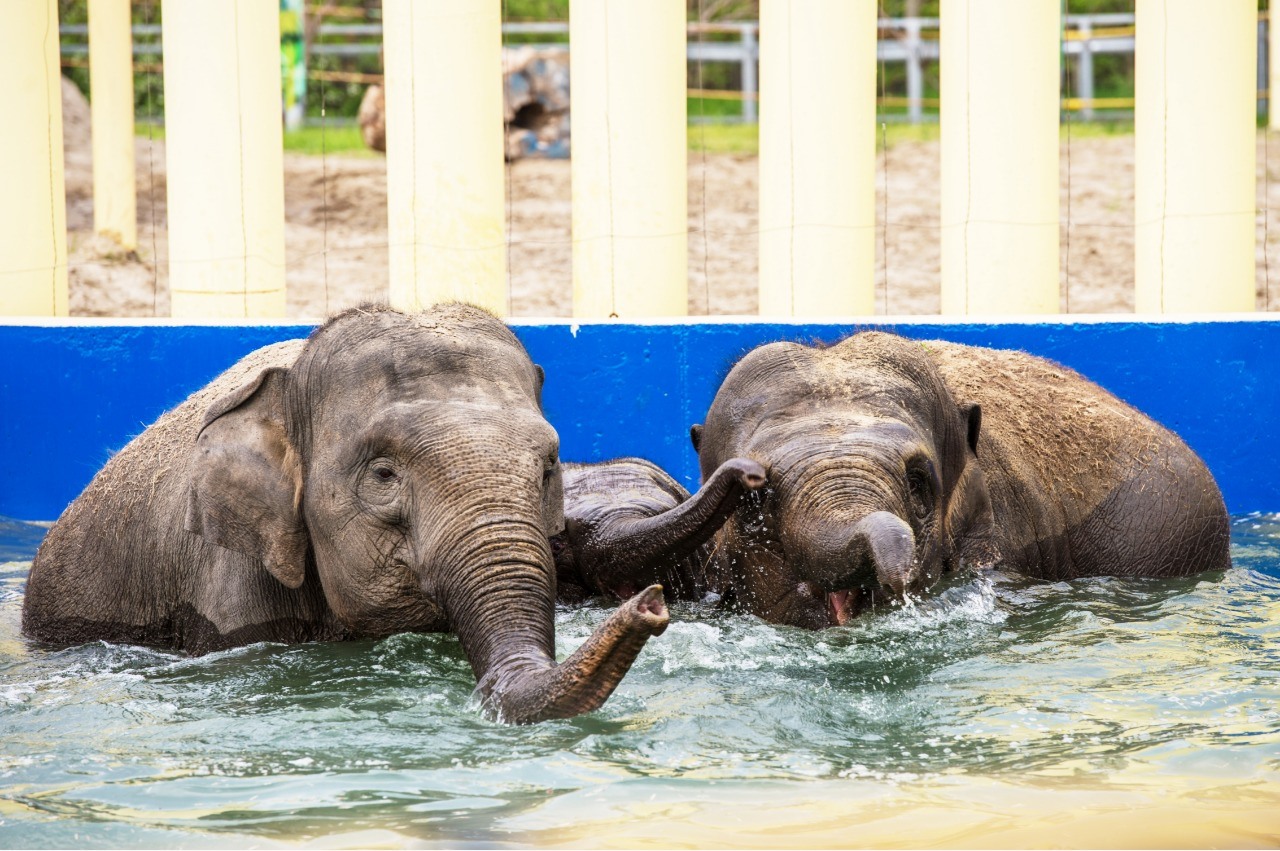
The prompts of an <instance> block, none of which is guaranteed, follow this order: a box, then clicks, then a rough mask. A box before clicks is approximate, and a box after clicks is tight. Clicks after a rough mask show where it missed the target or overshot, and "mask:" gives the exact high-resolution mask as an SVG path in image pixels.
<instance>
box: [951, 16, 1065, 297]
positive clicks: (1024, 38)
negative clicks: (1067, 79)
mask: <svg viewBox="0 0 1280 851" xmlns="http://www.w3.org/2000/svg"><path fill="white" fill-rule="evenodd" d="M1059 10H1060V3H1059V2H1058V0H947V2H945V3H943V4H942V22H941V32H942V44H941V68H942V86H941V88H942V92H941V94H942V104H943V105H942V117H941V124H942V127H941V135H942V146H941V147H942V154H941V156H942V191H941V194H942V312H943V313H952V314H955V313H1005V314H1008V313H1015V314H1016V313H1055V312H1057V310H1058V82H1059V76H1058V70H1059V69H1058V62H1059V58H1058V57H1059V44H1058V38H1059V28H1060V23H1061V21H1060V11H1059ZM1011 104H1017V105H1018V106H1017V108H1010V105H1011Z"/></svg>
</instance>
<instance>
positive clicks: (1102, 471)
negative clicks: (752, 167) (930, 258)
mask: <svg viewBox="0 0 1280 851" xmlns="http://www.w3.org/2000/svg"><path fill="white" fill-rule="evenodd" d="M692 437H693V442H694V446H695V448H696V449H698V451H699V456H700V462H701V465H702V470H703V474H704V475H707V474H709V473H710V472H711V471H713V470H715V469H716V468H717V467H718V466H719V465H720V464H721V463H723V461H724V459H727V458H731V457H738V456H741V457H746V458H751V459H754V460H756V461H758V462H759V463H760V464H762V465H763V466H764V467H765V469H766V470H767V475H768V480H769V482H768V485H767V486H766V487H765V488H764V489H762V490H760V491H757V492H755V494H753V495H751V496H750V497H748V498H747V499H746V500H744V505H743V506H742V507H741V508H740V509H739V511H738V512H737V514H736V516H735V517H734V518H733V519H732V520H731V521H729V522H728V523H726V524H725V526H724V528H723V529H722V530H721V532H720V535H719V541H718V544H719V557H720V558H721V559H722V560H724V561H725V563H726V565H727V568H726V569H728V570H729V571H730V572H731V574H732V582H733V591H734V594H735V597H736V599H737V601H738V604H739V605H741V606H743V607H744V608H746V609H747V610H748V611H751V612H754V613H755V614H757V615H759V616H761V617H763V618H765V619H767V620H770V621H774V622H779V623H787V624H794V625H798V626H805V627H809V628H821V627H825V626H830V625H834V624H843V623H845V622H847V621H848V619H849V618H850V617H852V616H853V615H855V614H857V613H858V612H859V611H860V610H862V609H865V608H866V607H867V606H868V605H870V604H872V603H873V602H874V601H875V600H876V599H877V598H900V597H902V595H904V594H906V593H911V592H916V591H919V590H921V589H923V588H926V587H928V586H929V585H930V584H932V583H933V582H934V581H935V580H936V579H937V578H938V577H939V575H940V574H941V573H943V572H945V571H948V570H953V569H956V568H957V567H959V566H961V565H966V564H967V565H971V566H974V567H977V568H982V567H987V566H991V565H994V564H996V563H1001V564H1002V565H1004V566H1006V567H1008V568H1010V569H1012V570H1014V571H1018V572H1020V573H1023V574H1026V575H1028V576H1032V577H1041V578H1045V579H1052V580H1060V579H1069V578H1073V577H1080V576H1095V575H1117V576H1184V575H1188V574H1193V573H1197V572H1200V571H1205V570H1222V569H1225V568H1227V567H1229V566H1230V556H1229V552H1228V547H1229V542H1230V541H1229V530H1228V518H1227V512H1226V508H1225V506H1224V504H1223V500H1222V495H1221V493H1220V492H1219V491H1218V487H1217V485H1216V484H1215V482H1214V480H1213V477H1212V476H1211V475H1210V473H1209V471H1208V470H1207V469H1206V467H1205V465H1204V463H1203V462H1202V461H1201V460H1200V458H1199V457H1197V456H1196V454H1195V453H1194V452H1192V451H1191V449H1190V448H1188V447H1187V445H1186V444H1185V443H1183V442H1182V440H1181V439H1179V438H1178V437H1177V435H1175V434H1173V433H1172V432H1170V431H1169V430H1167V429H1165V428H1163V427H1161V426H1160V425H1158V424H1157V423H1155V422H1153V421H1152V420H1151V419H1149V418H1148V417H1146V416H1145V415H1143V414H1142V413H1141V412H1139V411H1137V410H1136V409H1134V408H1132V407H1130V406H1129V405H1127V404H1125V403H1124V402H1122V401H1120V400H1119V399H1117V398H1116V397H1115V396H1113V395H1111V394H1110V393H1108V392H1107V391H1105V390H1103V389H1102V388H1100V387H1098V386H1097V385H1095V384H1093V383H1091V382H1090V381H1088V380H1087V379H1085V378H1083V377H1082V376H1080V375H1078V374H1077V373H1075V372H1072V371H1071V370H1070V369H1067V368H1066V367H1063V366H1060V365H1058V364H1055V363H1052V362H1050V361H1047V360H1044V359H1041V358H1038V357H1033V356H1031V355H1028V354H1024V353H1021V352H1014V351H999V350H993V349H985V348H977V347H971V346H962V345H957V344H954V343H946V342H939V341H929V342H919V341H914V340H908V339H904V338H902V337H898V336H895V335H892V334H886V333H877V332H865V333H860V334H856V335H854V336H852V337H849V338H847V339H845V340H844V341H842V342H841V343H840V344H838V345H836V346H832V347H829V348H823V347H812V348H811V347H806V346H802V345H797V344H793V343H773V344H770V345H766V346H763V347H760V348H758V349H755V350H754V351H752V352H750V353H749V354H747V355H746V356H745V357H744V358H743V359H742V360H741V361H739V362H738V364H737V365H736V366H735V367H734V368H733V370H732V371H731V372H730V373H729V375H728V377H727V378H726V379H725V381H724V383H723V384H722V386H721V387H720V390H719V392H718V393H717V395H716V397H715V400H714V402H713V403H712V405H711V409H710V411H709V412H708V414H707V420H706V425H705V427H702V426H694V427H693V429H692Z"/></svg>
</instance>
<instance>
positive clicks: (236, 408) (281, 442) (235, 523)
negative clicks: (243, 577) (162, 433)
mask: <svg viewBox="0 0 1280 851" xmlns="http://www.w3.org/2000/svg"><path fill="white" fill-rule="evenodd" d="M287 372H288V371H287V370H285V369H281V368H278V367H277V368H271V369H266V370H263V371H262V372H261V373H259V374H258V375H257V376H256V377H255V378H254V379H253V380H252V381H250V382H248V383H247V384H245V385H244V386H243V387H240V388H239V389H238V390H235V391H233V392H231V393H228V394H227V395H226V396H223V397H222V398H220V399H218V400H217V401H216V402H214V403H213V405H212V406H211V407H210V408H209V412H208V413H207V414H206V415H205V420H204V424H203V426H202V427H201V429H200V434H199V436H198V437H197V439H196V446H195V457H194V459H193V465H192V475H191V486H190V489H189V490H188V492H187V518H186V529H187V531H188V532H192V533H194V534H196V535H199V536H201V537H202V538H204V539H205V540H206V541H208V542H210V543H212V544H217V545H218V546H220V547H224V548H226V549H228V550H233V551H235V552H238V553H242V554H244V555H247V556H249V557H250V558H254V559H257V560H258V561H260V562H262V564H263V565H264V566H265V567H266V569H267V570H268V571H270V572H271V575H272V576H274V577H275V578H276V579H278V580H280V582H281V583H282V584H284V585H285V586H287V587H289V588H297V587H299V586H301V585H302V580H303V577H304V576H305V574H306V557H307V546H308V544H309V540H308V537H307V530H306V526H305V524H304V523H303V522H302V514H301V511H300V508H299V505H300V502H301V497H302V468H301V465H300V463H299V462H298V457H297V455H296V454H295V453H294V451H293V447H292V446H291V445H290V443H289V439H288V437H287V436H286V435H285V429H284V406H283V396H284V378H285V375H286V374H287Z"/></svg>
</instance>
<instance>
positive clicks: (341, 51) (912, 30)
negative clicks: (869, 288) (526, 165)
mask: <svg viewBox="0 0 1280 851" xmlns="http://www.w3.org/2000/svg"><path fill="white" fill-rule="evenodd" d="M938 27H939V19H938V18H881V19H880V21H879V28H880V38H879V40H878V42H877V46H876V59H877V61H879V62H883V63H902V64H903V65H904V66H905V68H906V88H907V92H906V96H905V97H882V98H881V99H880V103H881V105H882V106H892V107H905V108H906V119H907V120H908V121H910V122H913V123H918V122H921V121H924V120H926V116H927V113H926V109H929V108H936V107H937V106H938V102H937V99H936V98H928V97H926V96H925V73H924V71H925V65H926V64H927V63H931V62H937V61H938V59H939V46H938ZM160 30H161V28H160V26H159V25H156V24H139V25H135V26H134V28H133V33H134V45H133V52H134V55H135V56H139V57H154V56H156V55H158V54H160V53H161V51H162V43H161V38H160ZM60 32H61V34H62V36H63V39H62V53H63V55H64V56H68V57H83V56H85V55H87V54H88V52H89V46H88V43H87V40H86V39H87V36H88V27H87V26H85V25H83V24H79V25H67V26H63V27H60ZM317 32H318V38H317V39H316V41H315V42H314V43H312V44H311V45H310V47H309V51H310V53H311V54H313V55H316V56H335V57H360V56H371V55H372V56H376V55H377V54H378V52H379V50H381V48H382V24H380V23H358V24H345V23H344V24H336V23H326V24H321V25H320V27H319V29H318V31H317ZM502 33H503V35H504V36H508V35H512V36H526V37H527V36H537V37H540V38H541V39H543V41H542V42H541V43H542V44H544V45H546V46H551V45H557V46H563V45H565V44H567V43H568V39H569V24H568V23H566V22H562V21H554V22H541V23H505V24H503V25H502ZM707 35H713V36H723V35H731V36H736V38H734V39H732V40H722V39H717V40H706V39H705V38H704V37H705V36H707ZM68 37H70V38H68ZM139 37H141V38H139ZM336 39H345V40H343V41H338V40H336ZM531 46H533V47H535V48H536V47H538V46H539V45H538V44H536V43H535V44H532V45H531ZM1062 52H1063V54H1064V56H1070V57H1073V58H1075V60H1076V62H1075V67H1074V74H1073V79H1072V83H1073V86H1072V89H1071V96H1070V97H1064V98H1063V102H1062V105H1063V109H1066V110H1070V111H1074V112H1078V113H1079V114H1080V116H1081V117H1082V118H1084V119H1086V120H1087V119H1092V118H1094V117H1095V115H1096V111H1097V110H1126V111H1127V110H1132V109H1133V98H1131V97H1129V98H1097V97H1095V96H1094V90H1095V86H1094V63H1093V58H1094V56H1096V55H1101V54H1128V55H1132V54H1133V52H1134V16H1133V15H1132V14H1097V15H1067V16H1066V18H1065V25H1064V28H1063V42H1062ZM688 58H689V61H690V62H714V63H727V64H735V65H738V66H739V68H740V74H739V79H740V80H741V88H739V89H736V90H723V89H718V90H704V89H691V90H690V92H689V93H690V95H694V96H704V97H718V98H731V99H735V100H741V101H742V114H741V116H739V117H737V118H736V119H735V117H733V116H730V117H729V120H740V121H744V122H754V121H756V119H757V108H756V103H757V101H758V99H759V61H760V24H759V22H758V21H742V22H734V23H715V24H698V23H691V24H689V39H688ZM1267 67H1268V56H1267V20H1266V19H1265V18H1263V19H1260V20H1259V21H1258V92H1259V109H1260V110H1261V109H1262V104H1263V101H1264V99H1265V98H1266V95H1267V86H1268V77H1267ZM330 73H337V74H342V73H344V72H330ZM347 76H351V75H349V74H348V75H347ZM357 76H361V77H367V76H370V75H357Z"/></svg>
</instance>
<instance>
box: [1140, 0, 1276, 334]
mask: <svg viewBox="0 0 1280 851" xmlns="http://www.w3.org/2000/svg"><path fill="white" fill-rule="evenodd" d="M1137 15H1138V23H1137V30H1138V34H1137V39H1138V45H1137V52H1136V53H1137V60H1136V61H1137V67H1136V73H1135V80H1134V88H1135V92H1134V93H1135V96H1136V97H1135V99H1136V101H1137V108H1136V110H1135V116H1134V117H1135V122H1134V144H1135V147H1136V151H1135V156H1134V164H1135V175H1134V221H1135V224H1136V226H1137V232H1136V233H1135V235H1134V254H1135V257H1134V272H1135V286H1134V309H1135V310H1137V311H1139V312H1144V313H1186V312H1193V311H1200V310H1252V309H1253V307H1254V264H1255V262H1256V261H1255V259H1254V243H1255V239H1256V236H1255V233H1254V220H1255V216H1256V204H1257V194H1256V192H1257V190H1256V184H1255V180H1256V176H1255V174H1254V169H1255V166H1256V162H1255V161H1256V158H1257V153H1256V150H1257V149H1256V147H1255V146H1256V139H1257V130H1256V118H1255V116H1256V111H1257V104H1256V102H1255V94H1254V74H1255V72H1256V67H1257V49H1258V42H1257V37H1256V27H1257V23H1256V21H1257V11H1256V10H1255V8H1254V6H1253V4H1252V3H1251V2H1246V0H1231V2H1227V3H1215V4H1214V14H1212V15H1205V14H1204V13H1203V6H1201V4H1199V3H1192V2H1187V0H1138V5H1137ZM1206 30H1207V32H1206Z"/></svg>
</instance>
